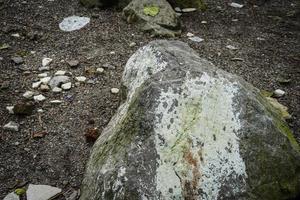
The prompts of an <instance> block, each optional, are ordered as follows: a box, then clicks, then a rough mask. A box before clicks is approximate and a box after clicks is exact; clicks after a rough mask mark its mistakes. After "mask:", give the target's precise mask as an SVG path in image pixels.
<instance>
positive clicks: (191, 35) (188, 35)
mask: <svg viewBox="0 0 300 200" xmlns="http://www.w3.org/2000/svg"><path fill="white" fill-rule="evenodd" d="M186 36H187V37H193V36H194V34H193V33H190V32H188V33H187V34H186Z"/></svg>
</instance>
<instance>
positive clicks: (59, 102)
mask: <svg viewBox="0 0 300 200" xmlns="http://www.w3.org/2000/svg"><path fill="white" fill-rule="evenodd" d="M62 102H63V101H61V100H53V101H50V103H51V104H61V103H62Z"/></svg>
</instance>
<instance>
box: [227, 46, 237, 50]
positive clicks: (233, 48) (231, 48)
mask: <svg viewBox="0 0 300 200" xmlns="http://www.w3.org/2000/svg"><path fill="white" fill-rule="evenodd" d="M226 48H227V49H230V50H238V49H239V48H237V47H235V46H232V45H227V46H226Z"/></svg>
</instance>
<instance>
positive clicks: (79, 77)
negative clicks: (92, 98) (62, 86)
mask: <svg viewBox="0 0 300 200" xmlns="http://www.w3.org/2000/svg"><path fill="white" fill-rule="evenodd" d="M75 80H76V81H78V82H85V81H86V77H84V76H77V77H75Z"/></svg>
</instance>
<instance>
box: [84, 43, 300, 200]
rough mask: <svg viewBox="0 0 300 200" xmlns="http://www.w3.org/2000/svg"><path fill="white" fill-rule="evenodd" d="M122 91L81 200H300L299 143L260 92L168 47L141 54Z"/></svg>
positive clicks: (179, 47) (178, 47)
mask: <svg viewBox="0 0 300 200" xmlns="http://www.w3.org/2000/svg"><path fill="white" fill-rule="evenodd" d="M122 82H123V85H124V87H123V89H122V91H121V93H122V94H123V96H124V99H123V104H122V105H121V106H120V107H119V109H118V111H117V113H116V115H115V116H114V117H113V118H112V119H111V121H110V123H109V125H108V126H107V127H106V129H105V130H104V131H103V133H102V135H101V136H100V137H99V138H98V140H97V141H96V143H95V145H94V147H93V150H92V154H91V157H90V159H89V162H88V164H87V170H86V174H85V178H84V181H83V184H82V190H81V191H82V194H81V198H80V199H81V200H99V199H107V200H109V199H120V200H121V199H134V200H135V199H141V200H142V199H149V200H150V199H151V200H152V199H161V200H165V199H187V200H198V199H239V200H240V199H266V200H268V199H270V200H274V199H287V198H292V197H295V196H296V195H297V194H299V192H300V153H299V152H300V151H299V150H300V148H299V144H298V143H297V141H296V140H295V139H294V137H293V134H292V133H291V131H290V130H289V128H288V127H287V125H286V123H285V122H284V121H282V120H281V119H282V118H281V116H280V114H279V113H278V112H277V111H276V109H274V108H273V107H272V105H271V104H270V103H269V102H268V101H267V100H266V99H265V98H264V97H263V96H262V95H261V94H260V92H259V91H258V89H256V88H254V87H253V86H252V85H251V84H249V83H247V82H245V81H244V80H243V79H241V78H239V77H237V76H235V75H232V74H229V73H227V72H225V71H223V70H221V69H218V68H216V67H215V66H214V65H213V64H211V63H210V62H208V61H207V60H205V59H202V58H200V57H199V56H198V55H197V54H196V53H195V52H194V51H193V50H192V49H191V48H189V47H188V45H187V44H185V43H183V42H179V41H165V40H158V41H153V42H151V43H149V44H148V45H146V46H144V47H142V48H140V49H139V50H138V51H137V52H136V53H135V54H134V55H133V56H132V57H131V58H130V59H129V60H128V62H127V64H126V67H125V71H124V74H123V78H122ZM125 91H126V92H125ZM125 94H126V95H125Z"/></svg>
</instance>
